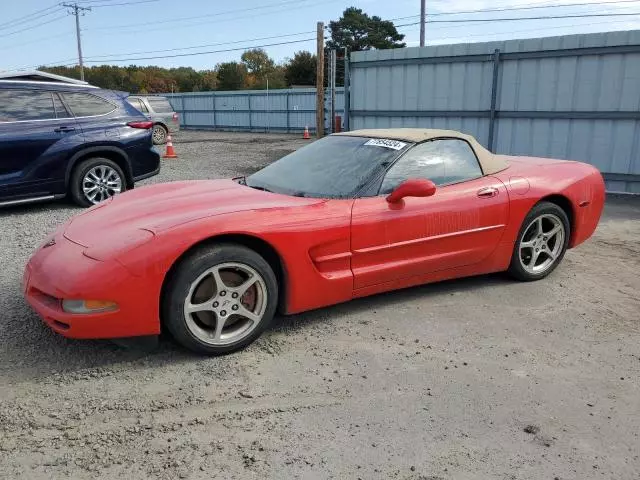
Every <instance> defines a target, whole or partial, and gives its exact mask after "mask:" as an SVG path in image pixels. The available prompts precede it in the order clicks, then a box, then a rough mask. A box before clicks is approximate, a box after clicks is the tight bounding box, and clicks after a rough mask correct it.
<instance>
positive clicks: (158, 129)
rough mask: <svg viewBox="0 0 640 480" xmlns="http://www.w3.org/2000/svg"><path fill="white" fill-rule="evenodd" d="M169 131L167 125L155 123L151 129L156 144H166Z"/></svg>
mask: <svg viewBox="0 0 640 480" xmlns="http://www.w3.org/2000/svg"><path fill="white" fill-rule="evenodd" d="M168 135H169V132H168V131H167V129H166V128H165V127H163V126H162V125H160V124H158V123H157V124H155V125H154V126H153V130H152V131H151V138H153V144H154V145H164V144H165V143H167V136H168Z"/></svg>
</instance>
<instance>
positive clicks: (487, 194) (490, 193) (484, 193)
mask: <svg viewBox="0 0 640 480" xmlns="http://www.w3.org/2000/svg"><path fill="white" fill-rule="evenodd" d="M498 193H499V190H498V189H497V188H494V187H487V188H481V189H480V190H478V194H477V195H478V196H479V197H480V198H491V197H495V196H496V195H498Z"/></svg>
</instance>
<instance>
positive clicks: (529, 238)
mask: <svg viewBox="0 0 640 480" xmlns="http://www.w3.org/2000/svg"><path fill="white" fill-rule="evenodd" d="M570 234H571V226H570V224H569V219H568V217H567V214H566V213H565V211H564V210H563V209H562V208H560V207H559V206H558V205H556V204H555V203H551V202H541V203H539V204H537V205H536V206H534V207H533V208H532V209H531V211H530V212H529V214H528V215H527V216H526V218H525V219H524V222H523V223H522V227H521V228H520V232H519V233H518V240H517V241H516V244H515V247H514V249H513V255H512V257H511V264H510V266H509V273H510V274H511V275H512V276H514V277H515V278H517V279H518V280H523V281H532V280H539V279H541V278H544V277H546V276H547V275H549V274H550V273H551V272H552V271H553V270H554V269H555V268H556V267H557V266H558V265H559V264H560V262H561V261H562V259H563V257H564V254H565V252H566V251H567V245H568V244H569V236H570Z"/></svg>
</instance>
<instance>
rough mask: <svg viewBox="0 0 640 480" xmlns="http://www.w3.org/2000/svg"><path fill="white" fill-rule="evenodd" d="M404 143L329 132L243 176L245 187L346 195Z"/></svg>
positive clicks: (392, 157) (402, 148)
mask: <svg viewBox="0 0 640 480" xmlns="http://www.w3.org/2000/svg"><path fill="white" fill-rule="evenodd" d="M408 146H409V144H408V143H405V142H399V141H396V140H383V139H371V138H365V137H350V136H330V137H325V138H323V139H321V140H318V141H315V142H313V143H312V144H310V145H307V146H305V147H303V148H301V149H299V150H296V151H295V152H293V153H291V154H289V155H287V156H286V157H283V158H281V159H280V160H278V161H277V162H274V163H272V164H271V165H269V166H268V167H265V168H263V169H262V170H260V171H259V172H256V173H254V174H253V175H251V176H250V177H248V178H247V179H246V184H247V185H248V186H249V187H253V188H259V189H264V190H267V191H270V192H276V193H284V194H287V195H298V196H304V197H315V198H349V197H352V196H353V195H354V194H356V193H357V192H358V190H360V189H361V188H362V187H364V186H365V185H366V184H367V182H368V181H369V180H370V179H371V178H372V177H373V176H374V175H375V174H376V173H378V172H380V171H381V170H382V169H384V168H385V167H386V166H387V165H389V164H390V163H391V162H393V160H395V158H396V157H397V156H398V155H400V154H401V153H402V152H404V151H405V150H406V148H407V147H408Z"/></svg>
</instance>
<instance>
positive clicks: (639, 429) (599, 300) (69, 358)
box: [0, 132, 640, 480]
mask: <svg viewBox="0 0 640 480" xmlns="http://www.w3.org/2000/svg"><path fill="white" fill-rule="evenodd" d="M300 137H301V136H297V135H296V136H285V135H275V134H272V135H263V134H238V133H212V132H182V133H181V134H180V135H179V136H178V137H177V138H176V139H175V140H176V141H175V142H174V143H175V147H176V150H177V153H178V155H179V159H177V160H164V161H163V169H162V172H161V174H160V175H159V176H157V177H154V178H152V179H149V180H147V181H145V182H143V183H145V184H146V183H155V182H166V181H171V180H178V179H206V178H222V177H229V176H234V175H245V174H250V173H252V172H253V171H255V170H257V169H258V168H260V166H262V165H265V164H267V163H269V162H270V161H272V160H274V159H275V158H278V156H281V155H282V154H284V153H286V152H288V151H291V150H294V149H296V148H299V147H300V146H301V145H304V144H305V141H304V140H302V139H301V138H300ZM78 212H80V209H78V208H76V207H74V206H72V205H71V204H70V203H65V202H57V203H48V204H41V205H31V206H24V207H20V208H11V209H4V210H0V222H1V233H0V263H1V265H2V271H1V272H0V311H1V312H2V316H1V317H0V478H18V477H22V478H28V479H40V478H74V479H82V478H87V479H89V478H95V477H96V476H97V474H101V475H102V476H104V477H105V478H116V477H117V478H122V479H129V478H131V479H141V478H166V479H173V478H190V479H196V478H197V479H200V478H201V479H205V478H207V479H209V478H237V479H246V478H256V479H258V478H260V479H261V478H340V479H342V478H353V479H356V478H362V479H371V478H397V479H416V480H417V479H430V480H436V479H456V480H457V479H488V478H496V479H527V480H529V479H554V478H558V479H586V478H607V479H616V480H623V479H629V480H631V479H637V478H638V477H639V476H640V448H639V446H640V414H639V413H640V381H639V380H640V375H639V374H640V278H639V277H640V275H639V273H640V241H639V239H640V199H637V198H636V199H631V198H612V199H610V200H609V201H608V203H607V206H606V209H605V215H604V218H603V220H602V222H601V224H600V226H599V228H598V230H597V232H596V234H595V235H594V237H593V238H592V239H590V240H589V241H588V242H587V243H586V244H584V245H582V246H580V247H578V248H577V249H575V250H570V251H569V252H568V253H567V255H566V257H565V260H564V263H563V264H562V265H561V266H560V267H559V268H558V269H557V270H556V271H555V272H554V273H553V274H552V275H551V276H550V277H549V278H547V279H545V280H542V281H540V282H536V283H519V282H515V281H513V280H511V279H509V278H508V277H506V276H504V275H489V276H482V277H476V278H471V279H465V280H457V281H451V282H444V283H440V284H436V285H427V286H422V287H418V288H412V289H407V290H403V291H399V292H393V293H389V294H384V295H378V296H375V297H371V298H365V299H361V300H357V301H354V302H351V303H347V304H343V305H338V306H335V307H331V308H327V309H322V310H318V311H313V312H308V313H305V314H301V315H295V316H292V317H286V318H280V319H278V321H277V326H276V327H275V329H273V330H272V331H270V332H267V333H266V334H265V335H264V336H263V337H262V338H260V339H259V340H258V341H257V342H255V343H254V344H253V345H251V346H250V347H249V348H248V349H246V350H244V351H241V352H239V353H236V354H233V355H228V356H225V357H216V358H206V357H199V356H196V355H192V354H189V353H187V352H185V351H184V350H183V349H181V348H179V347H177V346H176V345H174V344H173V343H172V342H171V341H170V340H169V339H164V338H162V339H161V340H160V342H159V345H157V346H156V347H153V346H146V345H134V346H130V347H129V348H124V347H122V346H117V345H114V344H113V343H111V342H108V341H73V340H66V339H64V338H62V337H60V336H57V335H55V334H53V333H52V332H51V331H49V330H48V328H46V327H45V326H44V325H43V324H41V322H40V320H39V319H38V318H37V316H36V315H35V314H34V313H32V312H31V310H30V309H29V308H28V307H27V305H26V304H25V302H24V300H23V298H22V295H21V290H20V279H21V275H22V270H23V267H24V265H25V263H26V261H27V259H28V257H29V255H30V254H31V252H32V251H33V250H34V249H35V248H36V247H37V246H38V245H39V244H40V243H41V242H42V240H43V239H44V238H45V237H46V235H47V234H48V233H49V232H50V231H51V230H52V229H53V228H54V227H55V226H56V225H58V224H59V223H61V222H63V221H64V220H66V219H67V218H69V217H70V216H71V215H73V214H76V213H78ZM105 227H106V226H105Z"/></svg>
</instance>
